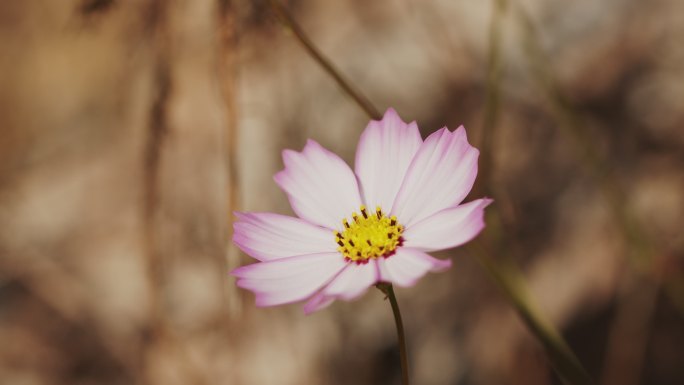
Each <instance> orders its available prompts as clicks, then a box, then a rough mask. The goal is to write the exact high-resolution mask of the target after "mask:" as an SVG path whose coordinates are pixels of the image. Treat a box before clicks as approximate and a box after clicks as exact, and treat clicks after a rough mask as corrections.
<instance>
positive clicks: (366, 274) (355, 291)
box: [304, 260, 378, 314]
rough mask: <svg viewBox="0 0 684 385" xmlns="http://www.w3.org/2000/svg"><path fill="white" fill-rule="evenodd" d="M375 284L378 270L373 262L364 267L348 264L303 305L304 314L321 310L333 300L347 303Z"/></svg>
mask: <svg viewBox="0 0 684 385" xmlns="http://www.w3.org/2000/svg"><path fill="white" fill-rule="evenodd" d="M377 282H378V268H377V264H376V261H375V260H371V261H369V262H368V263H366V264H364V265H357V264H355V263H350V264H349V266H348V267H347V268H346V269H344V270H343V271H342V272H341V273H340V274H339V275H338V276H336V277H335V278H334V279H333V280H332V281H331V282H330V283H329V284H328V285H327V286H326V287H324V288H323V289H322V290H321V291H319V292H318V293H317V294H316V295H314V296H313V297H312V298H311V299H310V300H309V302H307V303H306V305H304V312H305V313H307V314H310V313H313V312H315V311H318V310H321V309H323V308H324V307H326V306H328V305H330V304H331V303H332V302H333V301H334V300H335V299H344V300H347V301H349V300H352V299H355V298H358V297H359V296H360V295H361V294H363V293H365V292H366V290H368V288H369V287H370V286H372V285H373V284H375V283H377Z"/></svg>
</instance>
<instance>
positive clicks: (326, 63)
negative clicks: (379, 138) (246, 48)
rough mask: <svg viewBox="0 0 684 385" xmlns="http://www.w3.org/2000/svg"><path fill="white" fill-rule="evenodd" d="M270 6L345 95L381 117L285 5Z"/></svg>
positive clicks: (274, 0) (276, 1)
mask: <svg viewBox="0 0 684 385" xmlns="http://www.w3.org/2000/svg"><path fill="white" fill-rule="evenodd" d="M271 6H272V7H273V9H274V10H275V12H276V14H277V15H278V17H279V18H280V20H281V21H282V22H283V24H284V25H285V26H286V27H287V28H289V29H290V30H291V31H292V33H294V35H295V37H296V38H297V41H299V43H300V44H301V45H302V46H303V47H304V48H305V49H306V51H307V52H308V53H309V55H311V57H312V58H313V59H314V60H315V61H316V62H317V63H318V64H319V65H320V66H321V68H323V69H324V70H325V72H326V73H328V75H330V76H331V77H332V78H333V79H335V82H336V83H337V85H338V86H340V87H341V88H342V90H343V91H344V92H345V93H346V94H347V95H349V96H350V97H351V98H352V99H354V101H355V102H356V104H358V105H359V107H361V108H362V109H363V110H364V111H365V112H366V114H368V116H370V117H371V118H372V119H380V118H382V115H381V114H380V111H379V110H378V109H377V108H375V106H374V105H373V103H371V102H370V100H368V98H367V97H366V96H365V95H363V94H362V93H361V91H359V90H358V89H357V88H356V87H354V86H353V85H352V83H351V82H350V81H349V80H347V79H346V78H345V77H344V75H342V72H340V70H338V69H337V68H336V67H335V66H334V65H333V63H332V62H331V61H330V60H329V59H328V58H327V57H325V56H324V55H323V54H322V53H321V51H319V50H318V48H316V46H315V45H314V44H313V43H312V42H311V40H309V37H308V36H307V35H306V33H304V31H303V30H302V28H301V27H300V26H299V23H297V21H295V19H294V17H292V14H291V13H290V11H289V10H288V9H287V7H285V6H284V5H283V3H281V2H280V1H278V0H271Z"/></svg>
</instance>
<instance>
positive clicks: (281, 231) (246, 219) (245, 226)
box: [233, 213, 337, 261]
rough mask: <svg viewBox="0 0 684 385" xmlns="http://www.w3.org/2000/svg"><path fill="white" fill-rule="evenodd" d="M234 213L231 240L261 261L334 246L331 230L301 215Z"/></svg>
mask: <svg viewBox="0 0 684 385" xmlns="http://www.w3.org/2000/svg"><path fill="white" fill-rule="evenodd" d="M235 215H236V216H237V217H238V220H237V221H236V222H235V223H234V224H233V228H234V233H233V242H235V244H236V245H237V246H238V247H239V248H240V249H241V250H242V251H244V252H245V253H247V254H248V255H250V256H251V257H253V258H256V259H258V260H260V261H268V260H272V259H278V258H284V257H291V256H294V255H304V254H315V253H324V252H335V251H336V250H337V244H336V243H335V238H334V235H333V233H332V231H330V230H329V229H324V228H322V227H319V226H316V225H313V224H311V223H309V222H307V221H304V220H302V219H299V218H293V217H288V216H285V215H279V214H272V213H235Z"/></svg>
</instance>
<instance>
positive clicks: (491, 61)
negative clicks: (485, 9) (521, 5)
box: [477, 0, 508, 196]
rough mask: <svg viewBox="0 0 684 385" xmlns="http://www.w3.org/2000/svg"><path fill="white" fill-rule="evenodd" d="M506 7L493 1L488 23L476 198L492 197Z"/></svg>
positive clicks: (499, 0) (503, 3)
mask: <svg viewBox="0 0 684 385" xmlns="http://www.w3.org/2000/svg"><path fill="white" fill-rule="evenodd" d="M507 7H508V4H507V0H494V1H492V8H493V9H492V15H491V19H490V23H489V48H488V52H487V63H488V68H487V87H486V96H485V105H484V122H483V124H482V134H481V143H480V149H481V156H480V165H479V169H478V173H479V176H480V177H479V179H480V180H479V185H480V186H481V188H480V191H479V192H480V193H479V194H477V195H478V196H479V195H491V194H492V191H489V190H491V188H492V181H491V168H492V162H493V157H494V153H493V151H492V138H493V137H494V134H495V132H494V131H495V130H496V125H497V122H498V118H499V105H500V101H501V69H502V62H501V22H502V20H503V16H504V13H505V12H506V8H507Z"/></svg>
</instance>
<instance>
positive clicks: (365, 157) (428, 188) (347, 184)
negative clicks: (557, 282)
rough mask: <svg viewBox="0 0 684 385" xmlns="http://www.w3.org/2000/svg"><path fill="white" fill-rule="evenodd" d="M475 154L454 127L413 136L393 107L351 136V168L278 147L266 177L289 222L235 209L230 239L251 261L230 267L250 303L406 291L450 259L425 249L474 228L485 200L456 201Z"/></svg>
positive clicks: (451, 243)
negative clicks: (277, 163) (286, 206)
mask: <svg viewBox="0 0 684 385" xmlns="http://www.w3.org/2000/svg"><path fill="white" fill-rule="evenodd" d="M478 155H479V152H478V150H477V149H475V148H474V147H472V146H471V145H470V144H469V143H468V140H467V138H466V132H465V129H464V128H463V127H462V126H461V127H459V128H458V129H457V130H456V131H453V132H451V131H449V130H448V129H447V128H446V127H445V128H442V129H441V130H439V131H437V132H435V133H433V134H432V135H430V136H428V137H427V138H426V139H425V141H423V140H422V139H421V136H420V132H419V131H418V126H417V125H416V123H415V122H412V123H409V124H407V123H405V122H403V121H402V120H401V118H399V116H398V115H397V113H396V112H395V111H394V110H393V109H389V110H387V112H386V113H385V116H384V117H383V119H382V120H380V121H371V122H370V123H369V124H368V126H367V127H366V129H365V131H364V132H363V134H362V135H361V139H360V140H359V145H358V148H357V150H356V161H355V170H354V171H352V170H351V169H350V168H349V166H347V164H346V163H345V162H344V161H343V160H342V159H340V158H339V157H338V156H337V155H335V154H333V153H332V152H330V151H328V150H326V149H325V148H323V147H322V146H321V145H319V144H318V143H316V142H315V141H313V140H309V141H308V142H307V144H306V146H305V147H304V149H303V150H302V151H301V152H295V151H292V150H285V151H284V152H283V161H284V163H285V169H284V170H282V171H280V172H279V173H277V174H276V175H275V181H276V183H277V184H278V185H279V186H280V187H281V188H282V189H283V191H285V193H286V194H287V196H288V199H289V201H290V204H291V206H292V209H293V210H294V212H295V213H296V214H297V216H298V218H295V217H289V216H284V215H279V214H272V213H236V215H237V217H238V220H237V221H236V222H235V224H234V228H235V231H234V236H233V241H234V242H235V244H236V245H237V246H238V247H239V248H240V249H241V250H243V251H244V252H245V253H247V254H249V255H250V256H252V257H254V258H256V259H257V260H259V261H260V262H258V263H255V264H251V265H247V266H243V267H240V268H237V269H235V270H234V271H233V272H232V274H233V275H235V276H236V277H237V278H238V281H237V284H238V286H240V287H242V288H245V289H248V290H251V291H253V292H254V293H255V294H256V304H257V306H274V305H280V304H285V303H292V302H298V301H303V300H308V301H307V303H306V305H305V306H304V310H305V312H307V313H310V312H313V311H316V310H319V309H322V308H323V307H325V306H327V305H329V304H330V303H332V302H333V301H334V300H335V299H344V300H351V299H354V298H357V297H359V296H360V295H362V294H363V293H364V292H365V291H366V290H367V289H368V288H369V287H370V286H372V285H374V284H377V283H380V282H386V283H392V284H395V285H397V286H403V287H406V286H411V285H413V284H415V283H416V281H417V280H418V279H419V278H420V277H422V276H423V275H425V274H426V273H427V272H429V271H433V272H436V271H442V270H445V269H447V268H449V267H450V266H451V261H450V260H440V259H436V258H433V257H432V256H430V255H428V254H427V253H426V252H430V251H436V250H443V249H448V248H452V247H456V246H460V245H462V244H464V243H466V242H468V241H470V240H471V239H473V238H474V237H475V236H476V235H477V234H478V233H479V232H480V231H481V230H482V229H483V228H484V218H483V217H484V208H485V207H486V206H487V205H488V204H489V203H490V202H491V200H490V199H477V200H474V201H471V202H469V203H465V204H461V202H462V201H463V199H464V198H465V197H466V195H467V194H468V193H469V192H470V189H471V188H472V186H473V183H474V181H475V176H476V175H477V158H478Z"/></svg>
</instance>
